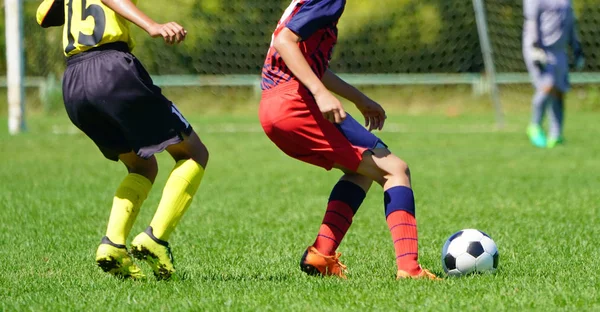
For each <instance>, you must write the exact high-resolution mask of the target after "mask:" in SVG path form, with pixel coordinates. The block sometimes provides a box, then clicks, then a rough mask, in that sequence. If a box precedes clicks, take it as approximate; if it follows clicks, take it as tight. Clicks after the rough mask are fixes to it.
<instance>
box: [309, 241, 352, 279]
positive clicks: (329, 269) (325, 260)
mask: <svg viewBox="0 0 600 312" xmlns="http://www.w3.org/2000/svg"><path fill="white" fill-rule="evenodd" d="M341 255H342V254H341V253H339V252H338V253H336V254H335V255H333V256H325V255H323V254H322V253H320V252H319V251H318V250H317V249H316V248H315V247H313V246H310V247H308V248H307V249H306V251H305V252H304V255H302V259H300V269H301V270H302V271H303V272H305V273H306V274H308V275H322V276H331V275H333V276H338V277H341V278H343V279H345V278H346V275H345V274H344V272H345V271H346V266H345V265H343V264H342V263H341V262H340V256H341Z"/></svg>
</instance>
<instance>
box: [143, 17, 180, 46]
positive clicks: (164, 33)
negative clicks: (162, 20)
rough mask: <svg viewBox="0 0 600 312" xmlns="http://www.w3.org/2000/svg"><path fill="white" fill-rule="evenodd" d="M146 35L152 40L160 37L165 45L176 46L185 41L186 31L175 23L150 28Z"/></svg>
mask: <svg viewBox="0 0 600 312" xmlns="http://www.w3.org/2000/svg"><path fill="white" fill-rule="evenodd" d="M148 34H149V35H150V36H151V37H153V38H156V37H162V38H163V39H164V40H165V42H166V43H167V44H177V43H180V42H182V41H183V40H185V36H186V35H187V30H185V29H184V28H183V27H182V26H181V25H179V24H177V23H175V22H169V23H166V24H155V25H153V26H151V27H150V29H149V30H148Z"/></svg>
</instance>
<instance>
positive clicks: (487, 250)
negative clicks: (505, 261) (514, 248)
mask: <svg viewBox="0 0 600 312" xmlns="http://www.w3.org/2000/svg"><path fill="white" fill-rule="evenodd" d="M442 266H443V267H444V271H445V272H446V273H447V274H448V275H450V276H462V275H467V274H471V273H489V272H492V273H493V272H494V271H496V269H497V268H498V248H497V247H496V243H494V240H492V239H491V238H490V237H489V236H488V235H487V234H485V233H483V232H481V231H479V230H475V229H466V230H462V231H458V232H456V233H454V234H452V236H450V238H448V240H447V241H446V243H445V244H444V248H443V249H442Z"/></svg>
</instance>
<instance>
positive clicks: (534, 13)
mask: <svg viewBox="0 0 600 312" xmlns="http://www.w3.org/2000/svg"><path fill="white" fill-rule="evenodd" d="M523 16H524V17H525V23H524V25H523V44H525V45H526V46H528V47H541V46H542V44H541V38H540V28H539V27H540V25H539V17H540V4H539V0H523Z"/></svg>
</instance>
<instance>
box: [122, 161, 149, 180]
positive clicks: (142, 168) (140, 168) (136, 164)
mask: <svg viewBox="0 0 600 312" xmlns="http://www.w3.org/2000/svg"><path fill="white" fill-rule="evenodd" d="M121 160H122V161H123V163H124V164H125V167H127V171H128V172H129V173H135V174H139V175H141V176H144V177H146V178H147V179H148V180H150V182H152V183H154V180H156V176H157V175H158V164H157V162H156V157H154V156H152V157H151V158H149V159H143V158H139V159H136V160H133V161H132V160H131V159H129V161H127V162H126V161H124V160H123V159H121Z"/></svg>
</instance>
